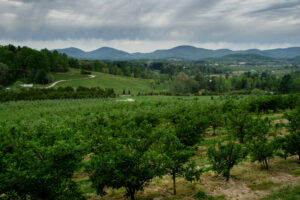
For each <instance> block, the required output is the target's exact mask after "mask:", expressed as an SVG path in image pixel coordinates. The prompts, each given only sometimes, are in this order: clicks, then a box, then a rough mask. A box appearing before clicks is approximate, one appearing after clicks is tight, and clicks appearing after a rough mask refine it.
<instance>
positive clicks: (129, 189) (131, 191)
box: [127, 188, 135, 200]
mask: <svg viewBox="0 0 300 200" xmlns="http://www.w3.org/2000/svg"><path fill="white" fill-rule="evenodd" d="M127 194H129V197H130V200H134V195H135V189H132V188H128V189H127Z"/></svg>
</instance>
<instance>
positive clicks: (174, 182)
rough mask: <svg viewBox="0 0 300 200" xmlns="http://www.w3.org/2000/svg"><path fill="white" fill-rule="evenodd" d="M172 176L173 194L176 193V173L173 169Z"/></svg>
mask: <svg viewBox="0 0 300 200" xmlns="http://www.w3.org/2000/svg"><path fill="white" fill-rule="evenodd" d="M172 176H173V194H174V195H176V173H175V172H174V171H173V172H172Z"/></svg>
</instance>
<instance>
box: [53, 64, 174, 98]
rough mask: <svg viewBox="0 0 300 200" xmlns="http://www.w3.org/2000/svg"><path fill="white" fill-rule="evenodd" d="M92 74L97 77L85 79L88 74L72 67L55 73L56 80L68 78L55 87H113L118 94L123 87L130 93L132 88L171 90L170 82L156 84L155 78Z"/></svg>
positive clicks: (133, 91)
mask: <svg viewBox="0 0 300 200" xmlns="http://www.w3.org/2000/svg"><path fill="white" fill-rule="evenodd" d="M92 74H93V75H94V76H95V78H92V79H83V78H86V76H83V75H81V74H80V71H79V70H76V69H71V70H70V72H67V73H53V77H54V80H55V81H58V80H68V81H65V82H60V83H58V84H56V85H55V87H56V88H57V87H66V86H71V87H74V88H77V87H79V86H84V87H101V88H113V89H114V90H115V92H116V93H117V94H122V93H123V89H125V90H126V93H128V90H130V92H131V94H138V93H139V92H140V93H148V92H161V91H168V90H169V86H168V83H162V84H154V80H151V79H140V78H133V77H126V76H117V75H112V74H106V73H100V72H93V73H92ZM70 79H71V80H70ZM72 79H75V80H72ZM76 79H77V80H76Z"/></svg>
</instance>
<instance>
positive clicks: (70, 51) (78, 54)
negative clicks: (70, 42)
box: [56, 47, 87, 58]
mask: <svg viewBox="0 0 300 200" xmlns="http://www.w3.org/2000/svg"><path fill="white" fill-rule="evenodd" d="M56 50H57V51H58V52H59V53H65V54H67V55H68V56H70V57H74V58H85V56H86V54H87V53H86V52H84V51H82V50H81V49H77V48H74V47H71V48H66V49H56Z"/></svg>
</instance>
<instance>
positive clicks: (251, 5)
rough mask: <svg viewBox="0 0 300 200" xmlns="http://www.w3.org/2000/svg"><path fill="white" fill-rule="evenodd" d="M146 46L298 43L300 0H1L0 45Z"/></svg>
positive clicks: (130, 49)
mask: <svg viewBox="0 0 300 200" xmlns="http://www.w3.org/2000/svg"><path fill="white" fill-rule="evenodd" d="M8 43H13V44H15V45H21V46H23V45H27V46H29V47H33V48H37V49H40V48H45V47H46V48H48V49H54V48H65V47H71V46H72V47H77V48H81V49H83V50H86V51H89V50H94V49H97V48H99V47H103V46H110V47H114V48H117V49H121V50H125V51H128V52H136V51H140V52H150V51H153V50H156V49H165V48H170V47H174V46H177V45H194V46H196V47H202V48H210V49H220V48H230V49H235V50H236V49H249V48H260V49H270V48H277V47H282V48H284V47H289V46H300V0H0V44H1V45H6V44H8Z"/></svg>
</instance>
